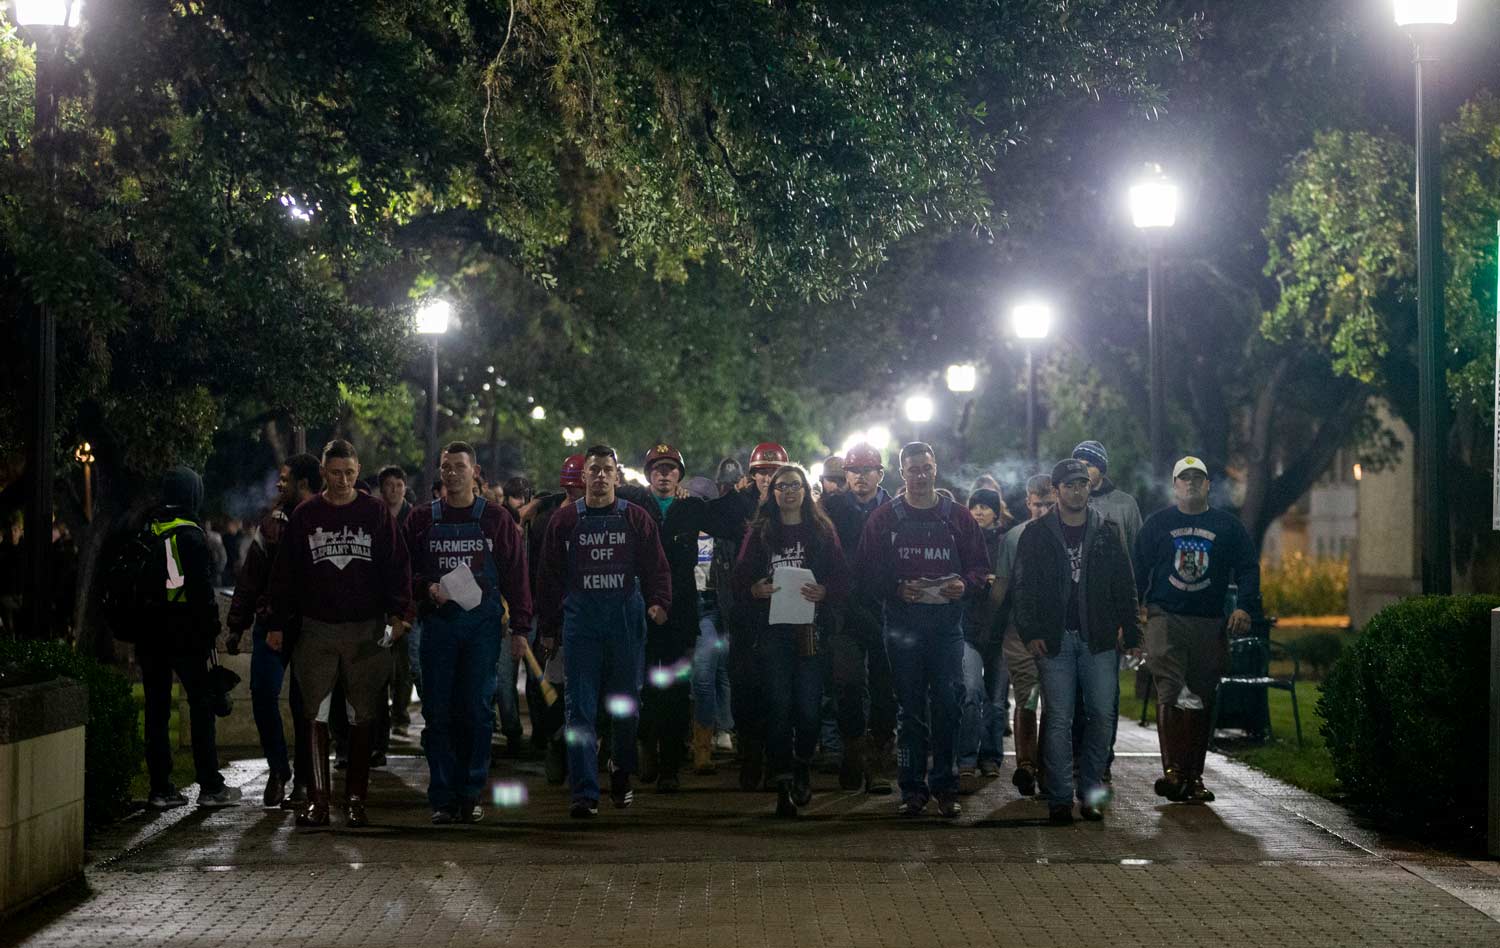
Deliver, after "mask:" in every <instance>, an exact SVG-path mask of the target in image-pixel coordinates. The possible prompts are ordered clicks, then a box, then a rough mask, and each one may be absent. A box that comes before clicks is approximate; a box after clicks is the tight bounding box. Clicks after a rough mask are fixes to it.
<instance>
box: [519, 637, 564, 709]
mask: <svg viewBox="0 0 1500 948" xmlns="http://www.w3.org/2000/svg"><path fill="white" fill-rule="evenodd" d="M521 657H522V658H524V659H525V660H526V668H527V670H528V671H530V672H531V674H532V676H533V677H534V678H536V680H537V681H539V682H541V685H542V700H543V701H545V702H547V704H548V706H551V705H554V704H556V703H557V689H556V688H554V687H552V682H550V681H548V680H547V678H546V676H545V675H543V674H542V666H541V663H540V662H538V661H537V660H536V653H534V652H532V650H531V646H530V645H528V646H526V652H525V654H523V655H522V656H521Z"/></svg>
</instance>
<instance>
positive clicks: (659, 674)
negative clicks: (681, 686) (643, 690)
mask: <svg viewBox="0 0 1500 948" xmlns="http://www.w3.org/2000/svg"><path fill="white" fill-rule="evenodd" d="M651 687H653V688H670V687H672V669H670V668H668V667H667V666H665V665H653V666H651Z"/></svg>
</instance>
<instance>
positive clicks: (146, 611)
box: [99, 520, 202, 643]
mask: <svg viewBox="0 0 1500 948" xmlns="http://www.w3.org/2000/svg"><path fill="white" fill-rule="evenodd" d="M189 528H191V529H194V530H201V529H202V527H199V526H198V525H197V524H196V523H193V522H192V521H191V520H169V521H151V522H148V523H147V524H146V525H145V526H144V527H141V528H140V529H139V530H136V531H133V532H127V533H122V534H120V535H118V536H116V537H115V538H114V539H113V540H112V541H111V542H110V544H109V545H107V546H106V547H105V550H104V556H103V561H104V566H103V569H102V570H101V573H100V581H99V588H100V594H99V600H100V604H101V605H102V607H103V609H104V620H105V622H107V623H108V624H109V628H110V632H111V633H112V634H113V635H114V637H115V640H116V641H119V642H128V643H139V642H140V638H141V632H142V630H143V629H145V628H149V627H150V626H151V625H153V623H152V621H151V620H152V619H154V618H156V617H158V616H159V615H160V612H161V610H162V609H164V608H165V607H166V606H167V604H168V603H169V602H173V601H181V600H182V594H183V578H182V572H181V569H180V566H179V563H180V560H178V559H177V557H176V550H177V543H176V536H177V534H178V533H179V532H181V531H182V530H185V529H189Z"/></svg>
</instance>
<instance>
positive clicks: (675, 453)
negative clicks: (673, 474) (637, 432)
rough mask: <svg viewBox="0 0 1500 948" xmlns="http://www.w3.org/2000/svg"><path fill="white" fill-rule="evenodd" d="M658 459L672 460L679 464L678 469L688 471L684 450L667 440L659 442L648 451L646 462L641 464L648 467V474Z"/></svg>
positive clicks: (683, 471)
mask: <svg viewBox="0 0 1500 948" xmlns="http://www.w3.org/2000/svg"><path fill="white" fill-rule="evenodd" d="M657 461H671V462H672V463H673V464H676V465H677V470H679V471H681V472H682V473H684V474H686V473H687V465H686V464H685V463H683V460H682V452H681V451H679V450H677V449H676V448H674V447H672V446H671V445H670V444H667V443H666V442H665V441H662V442H658V443H657V445H656V447H654V448H652V449H651V450H650V451H647V452H646V463H645V464H643V465H641V466H642V467H644V468H645V469H646V473H647V474H650V473H651V467H652V465H654V464H656V462H657Z"/></svg>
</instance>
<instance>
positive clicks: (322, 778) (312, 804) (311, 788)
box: [297, 721, 333, 826]
mask: <svg viewBox="0 0 1500 948" xmlns="http://www.w3.org/2000/svg"><path fill="white" fill-rule="evenodd" d="M307 735H308V742H309V745H310V746H309V751H308V753H309V757H310V760H309V764H310V766H309V767H308V778H309V783H308V788H307V806H306V807H305V808H304V809H303V810H302V812H301V813H298V814H297V825H298V826H327V825H328V797H329V788H330V786H331V785H332V783H333V779H332V768H331V767H330V766H329V760H328V725H327V724H324V723H322V722H320V721H313V722H312V723H311V724H309V725H308V728H307Z"/></svg>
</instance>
